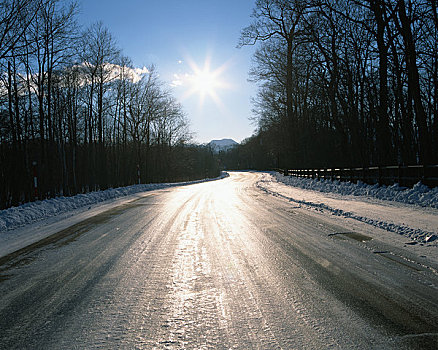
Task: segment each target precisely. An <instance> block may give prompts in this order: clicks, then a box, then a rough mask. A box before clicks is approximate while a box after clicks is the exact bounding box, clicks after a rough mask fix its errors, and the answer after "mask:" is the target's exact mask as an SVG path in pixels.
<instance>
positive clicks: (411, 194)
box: [257, 172, 438, 246]
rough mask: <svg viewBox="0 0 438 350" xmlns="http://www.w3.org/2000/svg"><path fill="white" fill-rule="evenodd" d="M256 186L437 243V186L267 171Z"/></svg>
mask: <svg viewBox="0 0 438 350" xmlns="http://www.w3.org/2000/svg"><path fill="white" fill-rule="evenodd" d="M257 186H258V187H259V188H260V189H262V190H263V191H265V192H267V193H270V194H272V195H275V196H279V197H282V198H285V199H286V200H289V201H290V202H293V203H296V204H299V205H300V206H302V207H305V208H308V209H313V210H318V211H320V212H328V213H330V214H332V215H336V216H341V217H344V218H349V219H353V220H357V221H360V222H364V223H366V224H369V225H372V226H375V227H379V228H382V229H384V230H386V231H390V232H395V233H397V234H400V235H403V236H405V237H408V238H410V239H412V240H414V241H416V242H418V243H422V244H428V245H436V246H438V188H433V189H431V188H428V187H427V186H425V185H423V184H421V183H417V184H416V185H415V186H414V187H413V188H404V187H400V186H399V185H397V184H395V185H392V186H379V185H367V184H365V183H362V182H358V183H357V184H355V183H351V182H340V181H336V180H335V181H331V180H324V179H321V180H316V179H308V178H298V177H294V176H283V175H282V174H279V173H276V172H271V173H264V175H263V176H262V178H261V180H260V181H259V182H258V183H257Z"/></svg>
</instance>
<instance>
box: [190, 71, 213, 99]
mask: <svg viewBox="0 0 438 350" xmlns="http://www.w3.org/2000/svg"><path fill="white" fill-rule="evenodd" d="M191 80H192V81H191V84H192V88H193V89H194V90H196V92H198V93H199V94H200V95H201V96H203V95H204V96H205V95H212V94H214V93H215V88H217V87H219V85H220V83H219V80H218V79H217V76H216V75H215V74H213V72H210V71H209V70H202V71H198V72H196V74H195V75H193V77H192V79H191Z"/></svg>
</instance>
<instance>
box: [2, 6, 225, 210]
mask: <svg viewBox="0 0 438 350" xmlns="http://www.w3.org/2000/svg"><path fill="white" fill-rule="evenodd" d="M77 18H78V6H77V4H75V3H74V2H72V3H69V2H67V1H59V0H1V1H0V70H1V72H0V73H1V74H0V77H1V81H0V164H1V166H0V208H5V207H9V206H11V205H16V204H19V203H23V202H26V201H30V200H34V199H35V198H39V199H44V198H48V197H52V196H55V195H72V194H76V193H81V192H86V191H90V190H95V189H105V188H108V187H116V186H122V185H130V184H134V183H137V182H138V181H141V182H156V181H176V180H188V179H196V178H203V177H205V176H215V175H217V173H218V170H217V166H216V165H215V163H214V162H213V158H212V155H211V154H210V153H209V152H208V150H206V149H205V148H202V147H196V146H190V144H189V143H188V141H190V139H191V132H190V130H189V128H188V119H187V117H186V116H185V114H184V112H183V111H182V109H181V106H180V105H179V104H178V103H177V101H176V99H175V98H174V97H173V96H172V94H171V93H170V92H169V90H168V89H167V88H166V86H165V84H164V83H163V82H161V81H160V79H159V75H158V73H157V72H156V70H155V68H154V67H153V66H151V67H148V69H147V70H146V69H143V70H139V69H135V68H134V67H133V65H132V63H131V61H130V59H129V57H126V56H124V55H123V54H122V52H121V50H120V48H119V47H118V45H117V43H116V42H115V40H114V37H113V36H112V34H111V32H110V31H109V30H108V29H107V28H106V27H105V25H104V24H103V23H100V22H97V23H95V24H93V25H91V26H90V27H89V28H80V27H79V26H78V24H77ZM34 178H36V179H37V183H35V181H34Z"/></svg>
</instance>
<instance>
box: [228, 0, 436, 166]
mask: <svg viewBox="0 0 438 350" xmlns="http://www.w3.org/2000/svg"><path fill="white" fill-rule="evenodd" d="M245 45H257V52H256V54H255V56H254V62H253V69H252V71H251V79H252V80H253V81H255V82H256V83H257V84H258V86H259V90H258V94H257V96H256V97H255V98H254V115H255V117H254V119H255V123H256V125H257V127H258V132H257V133H256V134H255V135H254V136H253V137H251V138H249V139H247V140H246V141H245V143H244V145H243V146H242V147H239V148H237V149H235V150H234V152H232V154H230V155H229V156H228V159H227V163H228V164H229V165H230V166H231V167H240V168H248V167H253V168H260V169H264V168H269V167H289V168H306V167H354V166H378V165H413V164H418V163H420V164H432V163H437V161H438V12H437V1H436V0H341V1H338V0H304V1H301V0H257V1H256V5H255V9H254V12H253V15H252V23H250V25H249V26H248V27H246V28H245V29H243V31H242V34H241V38H240V46H245Z"/></svg>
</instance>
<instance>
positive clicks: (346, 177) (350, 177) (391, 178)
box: [274, 165, 438, 187]
mask: <svg viewBox="0 0 438 350" xmlns="http://www.w3.org/2000/svg"><path fill="white" fill-rule="evenodd" d="M274 170H276V171H278V172H280V173H282V174H283V175H284V176H296V177H307V178H312V179H330V180H339V181H351V182H355V183H356V182H357V181H362V182H364V183H367V184H376V183H378V184H381V185H393V184H394V183H398V184H399V185H400V186H406V187H411V186H413V185H414V184H416V183H417V182H419V181H421V182H422V183H423V184H425V185H427V186H429V187H436V186H438V165H394V166H381V167H364V168H323V169H321V168H320V169H274Z"/></svg>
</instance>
